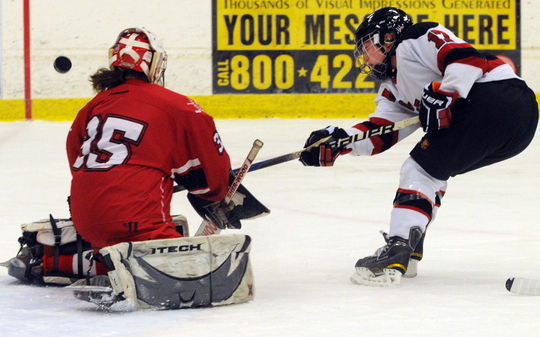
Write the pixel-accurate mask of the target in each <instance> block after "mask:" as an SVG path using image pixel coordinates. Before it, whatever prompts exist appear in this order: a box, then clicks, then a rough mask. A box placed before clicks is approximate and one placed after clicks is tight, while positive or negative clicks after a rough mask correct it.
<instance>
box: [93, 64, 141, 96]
mask: <svg viewBox="0 0 540 337" xmlns="http://www.w3.org/2000/svg"><path fill="white" fill-rule="evenodd" d="M128 78H137V79H140V80H142V81H146V82H148V79H147V78H146V75H145V74H143V73H141V72H139V71H133V70H131V69H126V68H121V67H115V69H114V70H111V69H108V68H101V69H99V70H98V71H96V72H95V73H94V74H93V75H91V76H90V82H91V83H92V87H93V88H94V90H95V91H96V92H98V93H99V92H102V91H105V90H109V89H112V88H114V87H117V86H119V85H120V84H122V83H125V82H126V79H128Z"/></svg>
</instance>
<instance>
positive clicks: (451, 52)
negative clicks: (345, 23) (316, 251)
mask: <svg viewBox="0 0 540 337" xmlns="http://www.w3.org/2000/svg"><path fill="white" fill-rule="evenodd" d="M355 42H356V46H355V50H354V52H355V58H356V61H357V64H358V66H359V68H360V70H361V71H362V72H363V73H366V74H369V75H370V76H371V77H374V78H375V79H377V80H380V81H381V82H380V88H379V91H378V94H377V97H376V99H375V103H376V105H377V107H376V109H375V111H374V112H373V113H372V114H371V115H370V116H369V120H368V121H365V122H362V123H359V124H356V125H354V126H353V127H352V128H347V129H343V128H339V127H334V126H329V127H326V128H324V129H321V130H317V131H314V132H312V133H311V135H310V136H309V138H308V139H307V141H306V144H305V146H306V147H307V146H308V145H310V144H313V143H315V142H316V141H318V140H320V139H322V138H324V137H327V136H331V137H332V139H335V138H343V137H347V136H350V135H353V134H356V133H359V132H360V131H366V130H369V129H370V128H374V127H377V126H380V125H385V124H391V123H394V122H397V121H401V120H404V119H407V118H411V117H413V116H415V115H419V117H420V121H421V127H422V129H423V130H424V131H425V132H426V133H425V135H424V136H423V137H422V139H421V140H420V141H419V142H418V143H417V144H416V146H415V147H414V148H413V149H412V151H411V152H410V157H409V158H408V159H407V160H405V162H404V163H403V165H402V167H401V173H400V182H399V187H398V189H397V192H396V195H395V198H394V201H393V210H392V213H391V219H390V230H389V233H388V234H385V235H384V237H385V241H386V244H385V245H384V246H383V247H381V248H379V249H378V250H377V251H376V252H375V254H374V255H372V256H368V257H365V258H362V259H360V260H358V262H357V263H356V271H355V274H354V275H353V276H352V278H351V280H352V281H353V282H354V283H358V284H367V285H387V284H395V283H398V282H399V281H400V279H401V275H402V274H403V275H404V276H405V277H414V276H416V267H417V262H418V261H420V260H421V259H422V253H423V241H424V238H425V233H426V229H427V227H428V225H429V224H430V223H431V222H432V221H433V219H434V218H435V213H436V211H437V209H438V208H439V207H440V204H441V199H442V197H443V196H444V194H445V191H446V187H447V181H448V179H449V178H450V177H452V176H455V175H458V174H463V173H466V172H469V171H472V170H475V169H477V168H480V167H483V166H486V165H490V164H493V163H496V162H499V161H502V160H505V159H508V158H510V157H513V156H515V155H517V154H518V153H520V152H521V151H523V150H524V149H525V148H526V147H527V146H528V145H529V143H530V142H531V140H532V138H533V136H534V133H535V130H536V126H537V123H538V105H537V103H536V100H535V95H534V93H533V92H532V90H531V89H529V87H528V86H527V84H526V83H525V82H524V81H523V80H522V79H521V78H519V77H518V76H517V75H516V74H515V73H514V71H513V70H512V68H511V67H510V66H509V65H507V64H506V63H504V62H503V61H501V60H500V59H498V58H497V57H495V56H493V55H490V54H487V53H482V52H479V51H478V50H476V49H474V48H473V47H472V46H471V45H470V44H468V43H466V42H465V41H463V40H461V39H460V38H458V37H457V36H455V35H454V34H453V33H452V32H451V31H450V30H448V29H446V28H445V27H443V26H441V25H440V24H438V23H434V22H422V23H417V24H413V22H412V20H411V17H410V16H409V15H407V14H406V13H405V12H403V11H402V10H400V9H397V8H392V7H387V8H382V9H379V10H377V11H375V12H374V13H372V14H370V15H367V16H366V17H365V18H364V20H363V22H362V23H361V24H360V25H359V27H358V29H357V31H356V36H355ZM417 128H418V125H415V126H412V127H407V128H404V129H401V130H399V131H395V132H393V133H391V134H388V135H384V136H375V137H372V138H370V139H367V140H363V141H359V142H356V143H353V144H351V145H348V146H345V147H343V148H331V147H329V146H328V141H327V142H325V143H322V144H321V145H319V146H318V147H314V148H312V149H311V150H309V151H305V152H303V153H302V155H301V157H300V160H301V162H302V163H303V164H304V165H308V166H332V165H333V164H334V161H335V160H336V158H337V157H338V156H339V155H340V154H344V153H349V152H351V153H352V154H354V155H376V154H379V153H381V152H383V151H385V150H387V149H388V148H390V147H391V146H393V145H394V144H396V143H397V142H398V141H400V140H402V139H404V138H405V137H407V136H408V135H410V134H411V133H412V132H413V131H415V130H416V129H417Z"/></svg>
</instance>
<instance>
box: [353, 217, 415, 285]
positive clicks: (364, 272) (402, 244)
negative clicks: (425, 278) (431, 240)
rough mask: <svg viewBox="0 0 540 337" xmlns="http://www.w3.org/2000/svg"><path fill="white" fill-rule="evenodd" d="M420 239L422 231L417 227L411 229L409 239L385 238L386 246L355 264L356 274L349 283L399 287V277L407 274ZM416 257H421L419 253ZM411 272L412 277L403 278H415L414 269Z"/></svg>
mask: <svg viewBox="0 0 540 337" xmlns="http://www.w3.org/2000/svg"><path fill="white" fill-rule="evenodd" d="M386 239H387V240H386ZM421 239H422V231H421V229H420V228H418V227H413V228H411V230H410V233H409V239H403V238H401V237H399V236H393V237H389V238H386V237H385V240H386V241H387V242H386V245H384V246H383V247H381V248H379V249H377V251H376V252H375V254H374V255H372V256H368V257H365V258H362V259H360V260H358V262H356V266H355V267H356V272H355V273H354V274H353V275H352V277H351V282H353V283H355V284H362V285H368V286H381V287H389V286H396V285H399V284H400V282H401V277H402V276H404V274H406V273H407V269H408V266H409V260H410V258H411V255H412V254H413V252H414V251H415V249H414V248H416V246H417V245H418V243H419V242H420V241H421ZM418 256H421V253H420V254H419V255H418ZM417 261H418V260H416V263H417ZM415 267H416V266H415ZM413 272H414V275H413V276H404V277H414V276H416V268H415V270H414V271H413Z"/></svg>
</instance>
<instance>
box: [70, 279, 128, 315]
mask: <svg viewBox="0 0 540 337" xmlns="http://www.w3.org/2000/svg"><path fill="white" fill-rule="evenodd" d="M66 289H68V290H72V291H73V295H75V298H77V299H79V300H82V301H86V302H90V303H94V304H97V305H98V306H100V307H105V308H108V307H110V306H111V305H113V304H114V303H117V302H119V301H122V300H124V297H122V296H119V295H117V294H115V293H114V292H113V289H112V286H111V281H110V280H109V277H108V276H107V275H97V276H93V277H90V278H88V279H80V280H78V281H77V282H74V283H73V284H72V285H70V286H67V287H66Z"/></svg>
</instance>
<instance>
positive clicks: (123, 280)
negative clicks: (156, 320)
mask: <svg viewBox="0 0 540 337" xmlns="http://www.w3.org/2000/svg"><path fill="white" fill-rule="evenodd" d="M250 244H251V238H250V237H249V236H247V235H241V234H232V235H215V236H200V237H192V238H186V237H184V238H175V239H164V240H150V241H139V242H124V243H120V244H117V245H114V246H110V247H105V248H102V249H101V250H100V254H101V255H102V256H103V259H104V262H105V264H106V266H107V267H108V268H109V269H110V270H111V271H110V272H109V274H108V275H109V278H110V280H111V285H112V288H113V291H114V293H115V294H116V295H119V296H123V297H124V298H126V300H127V301H130V302H131V305H132V306H133V307H134V308H136V309H150V308H151V309H179V308H193V307H205V306H212V305H223V304H233V303H243V302H246V301H249V300H251V299H253V275H252V271H251V265H250V261H249V251H250V246H251V245H250Z"/></svg>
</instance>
